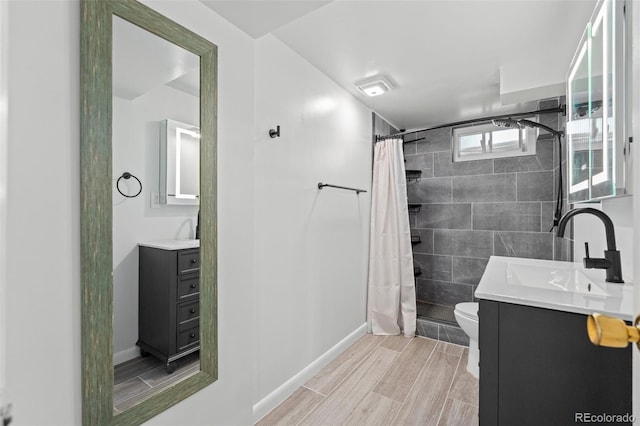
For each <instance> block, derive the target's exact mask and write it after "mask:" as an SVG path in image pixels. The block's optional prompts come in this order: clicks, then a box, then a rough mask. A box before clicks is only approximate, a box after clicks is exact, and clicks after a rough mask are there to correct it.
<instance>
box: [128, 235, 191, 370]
mask: <svg viewBox="0 0 640 426" xmlns="http://www.w3.org/2000/svg"><path fill="white" fill-rule="evenodd" d="M138 281H139V287H138V292H139V295H138V297H139V299H138V342H137V345H138V346H139V347H140V354H141V355H142V356H147V355H148V354H151V355H153V356H155V357H156V358H158V359H160V360H161V361H163V362H164V363H165V366H166V369H167V372H168V373H172V372H173V371H174V370H175V364H172V363H173V361H175V360H177V359H179V358H182V357H184V356H186V355H188V354H190V353H192V352H195V351H197V350H199V349H200V340H199V339H200V329H199V325H200V321H199V320H200V299H199V295H200V249H199V248H197V247H196V248H176V245H175V244H170V243H168V244H166V245H165V244H163V243H162V242H159V243H141V244H139V277H138Z"/></svg>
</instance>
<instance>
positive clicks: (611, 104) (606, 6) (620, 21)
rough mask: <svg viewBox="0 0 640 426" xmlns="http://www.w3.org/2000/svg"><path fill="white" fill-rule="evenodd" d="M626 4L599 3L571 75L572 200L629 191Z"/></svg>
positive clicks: (569, 170)
mask: <svg viewBox="0 0 640 426" xmlns="http://www.w3.org/2000/svg"><path fill="white" fill-rule="evenodd" d="M624 3H625V2H624V1H616V0H600V1H599V2H598V4H597V6H596V8H595V10H594V12H593V15H592V16H591V19H590V20H589V22H588V23H587V25H586V28H585V30H584V33H583V35H582V38H581V39H580V43H579V44H578V48H577V50H576V53H575V55H574V57H573V60H572V62H571V66H570V67H569V72H568V73H567V125H566V145H567V146H566V151H565V152H566V155H567V157H566V158H567V181H568V182H567V193H568V201H569V202H570V203H575V202H584V201H594V200H599V199H602V198H606V197H613V196H620V195H626V194H629V193H630V189H631V188H630V184H631V179H630V178H629V177H628V176H627V175H628V174H629V173H630V164H629V161H630V152H629V140H628V138H627V133H628V132H627V131H626V126H627V124H628V123H627V122H628V121H629V120H625V118H626V115H627V114H628V112H627V111H626V109H625V90H627V89H626V85H625V74H626V70H625V67H626V66H628V63H630V61H625V55H627V54H628V53H627V52H626V51H625V44H626V40H625V37H628V34H627V33H628V31H625V10H624V7H625V4H624Z"/></svg>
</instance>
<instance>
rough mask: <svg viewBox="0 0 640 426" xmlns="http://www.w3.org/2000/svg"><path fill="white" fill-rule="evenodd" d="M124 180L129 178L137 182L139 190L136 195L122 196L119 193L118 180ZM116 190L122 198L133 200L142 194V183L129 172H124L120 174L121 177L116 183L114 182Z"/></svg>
mask: <svg viewBox="0 0 640 426" xmlns="http://www.w3.org/2000/svg"><path fill="white" fill-rule="evenodd" d="M122 178H125V179H129V178H134V179H135V180H137V181H138V185H140V190H139V191H138V193H137V194H136V195H127V194H124V193H123V192H122V191H120V179H122ZM116 189H117V190H118V192H119V193H120V194H121V195H122V196H123V197H127V198H135V197H137V196H138V195H140V193H141V192H142V182H140V179H138V178H137V177H135V176H134V175H132V174H131V173H129V172H124V173H123V174H122V176H120V177H119V178H118V181H117V182H116Z"/></svg>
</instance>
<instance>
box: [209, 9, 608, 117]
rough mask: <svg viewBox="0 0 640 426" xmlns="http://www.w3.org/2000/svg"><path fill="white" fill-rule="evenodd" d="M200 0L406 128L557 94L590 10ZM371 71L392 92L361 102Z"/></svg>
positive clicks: (515, 106)
mask: <svg viewBox="0 0 640 426" xmlns="http://www.w3.org/2000/svg"><path fill="white" fill-rule="evenodd" d="M201 1H202V2H203V3H204V4H206V5H207V6H208V7H210V8H211V9H213V10H214V11H216V12H217V13H219V14H221V15H222V16H223V17H225V18H226V19H227V20H229V21H230V22H232V23H233V24H235V25H236V26H238V27H239V28H240V29H242V30H243V31H245V32H246V33H247V34H249V35H250V36H252V37H254V38H257V37H260V36H262V35H264V34H267V33H269V32H270V33H272V34H273V35H274V36H276V37H277V38H279V39H280V40H281V41H283V42H284V43H285V44H287V45H288V46H290V47H291V48H292V49H293V50H295V51H296V52H297V53H299V54H300V55H301V56H302V57H304V58H305V59H307V60H308V61H309V62H311V63H312V64H313V65H315V66H316V67H317V68H318V69H320V70H321V71H322V72H324V73H325V74H326V75H328V76H329V77H330V78H332V79H333V80H334V81H336V82H337V83H338V84H340V85H341V86H342V87H344V88H345V89H346V90H348V91H349V92H351V93H353V94H354V96H356V97H358V98H359V99H361V100H362V102H364V103H365V104H366V105H368V106H369V107H370V108H371V109H373V110H374V111H376V112H378V113H379V114H380V115H382V116H383V117H385V118H386V119H387V120H389V121H391V122H392V123H393V124H394V125H396V126H397V127H399V128H407V129H411V128H421V127H428V126H431V125H438V124H444V123H449V122H453V121H458V120H465V119H473V118H477V117H482V116H488V115H495V114H499V113H503V112H507V113H508V112H511V111H515V110H518V111H522V110H528V109H533V108H535V107H536V105H535V103H531V102H526V101H530V100H532V99H536V96H540V95H545V96H548V95H550V94H555V93H562V82H563V81H564V78H565V74H566V71H567V69H568V67H569V64H570V62H571V58H572V56H573V53H574V51H575V48H576V46H577V44H578V41H579V39H580V36H581V34H582V31H583V29H584V27H585V26H586V22H587V20H588V19H589V16H590V15H591V12H592V10H593V8H594V7H595V3H596V1H595V0H500V1H491V0H466V1H462V0H448V1H442V0H413V1H403V0H382V1H371V0H337V1H332V2H326V1H305V0H297V1H267V0H264V1H216V0H201ZM376 73H384V74H386V75H387V76H388V77H389V78H390V79H391V80H392V81H393V82H394V83H395V84H396V85H397V87H396V89H395V90H393V91H391V92H388V93H386V94H384V95H381V96H378V97H373V98H368V97H366V96H364V95H362V94H361V93H360V92H359V91H357V89H356V88H355V86H354V85H353V83H354V82H355V81H357V80H360V79H362V78H364V77H367V76H370V75H373V74H376ZM501 81H502V86H501ZM507 83H508V84H507ZM539 88H546V89H547V90H546V91H545V90H538V89H539ZM501 91H502V97H501ZM507 100H508V104H506V105H502V102H506V101H507ZM518 101H519V102H518ZM514 102H516V103H514Z"/></svg>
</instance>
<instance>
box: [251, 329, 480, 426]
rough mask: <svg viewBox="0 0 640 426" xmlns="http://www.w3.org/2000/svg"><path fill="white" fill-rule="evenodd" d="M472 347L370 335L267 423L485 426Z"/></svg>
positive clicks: (273, 413) (261, 423)
mask: <svg viewBox="0 0 640 426" xmlns="http://www.w3.org/2000/svg"><path fill="white" fill-rule="evenodd" d="M467 356H468V348H466V347H464V346H458V345H453V344H450V343H445V342H439V341H437V340H433V339H428V338H423V337H416V338H413V339H409V338H405V337H403V336H373V335H371V334H367V335H365V336H363V337H362V338H360V339H359V340H358V341H357V342H356V343H354V344H353V345H352V346H351V347H349V348H348V349H347V350H346V351H344V352H343V353H342V354H341V355H340V356H338V357H337V358H336V359H335V360H333V361H332V362H331V363H330V364H329V365H327V366H326V367H325V368H324V369H322V370H321V371H320V372H319V373H318V374H316V375H315V376H314V377H313V378H312V379H311V380H309V381H308V382H307V383H305V385H304V386H302V387H300V388H299V389H298V390H296V392H295V393H294V394H293V395H291V396H290V397H289V398H288V399H287V400H285V401H284V402H283V403H282V404H280V405H279V406H278V407H276V408H275V409H274V410H273V411H271V412H270V413H269V414H267V415H266V416H265V417H263V418H262V419H261V420H260V421H259V422H258V423H257V426H271V425H286V426H289V425H291V426H293V425H330V426H334V425H336V426H337V425H366V426H369V425H385V426H386V425H420V426H422V425H455V426H466V425H477V424H478V380H477V379H475V378H474V377H473V376H472V375H471V374H469V373H468V372H467V369H466V365H467Z"/></svg>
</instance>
